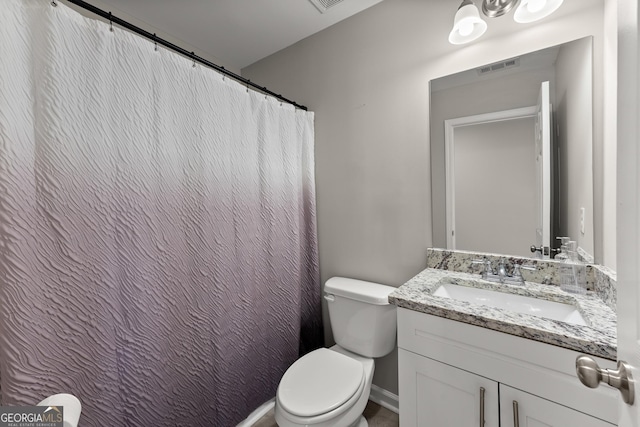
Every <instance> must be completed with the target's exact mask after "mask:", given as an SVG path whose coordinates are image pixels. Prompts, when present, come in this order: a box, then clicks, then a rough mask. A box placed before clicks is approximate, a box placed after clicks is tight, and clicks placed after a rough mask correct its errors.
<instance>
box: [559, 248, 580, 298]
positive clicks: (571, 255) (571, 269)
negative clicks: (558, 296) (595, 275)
mask: <svg viewBox="0 0 640 427" xmlns="http://www.w3.org/2000/svg"><path fill="white" fill-rule="evenodd" d="M564 250H565V252H562V253H564V254H565V256H566V258H564V257H563V258H561V259H562V263H561V264H560V266H559V268H560V289H562V290H563V291H566V292H571V293H574V294H585V293H586V292H587V266H586V265H584V264H583V263H581V262H580V261H579V260H578V252H577V244H576V242H574V241H570V242H568V243H566V245H564ZM559 255H560V254H559ZM556 258H557V257H556Z"/></svg>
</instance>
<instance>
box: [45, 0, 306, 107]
mask: <svg viewBox="0 0 640 427" xmlns="http://www.w3.org/2000/svg"><path fill="white" fill-rule="evenodd" d="M66 1H68V2H69V3H72V4H75V5H76V6H79V7H81V8H83V9H85V10H88V11H89V12H91V13H93V14H95V15H98V16H101V17H102V18H105V19H107V20H109V22H111V23H112V24H117V25H119V26H121V27H123V28H126V29H127V30H129V31H132V32H134V33H136V34H138V35H141V36H142V37H145V38H147V39H149V40H152V41H153V42H154V43H157V44H159V45H162V46H164V47H166V48H169V49H171V50H173V51H175V52H177V53H179V54H181V55H183V56H186V57H187V58H189V59H193V60H194V61H197V62H199V63H201V64H204V65H206V66H207V67H210V68H213V69H214V70H216V71H217V72H219V73H221V74H224V75H225V76H229V77H231V78H232V79H234V80H237V81H239V82H241V83H243V84H245V85H247V87H251V88H253V89H256V90H258V91H260V92H262V93H265V94H267V95H271V96H273V97H274V98H277V99H279V100H280V101H283V102H286V103H288V104H291V105H293V106H295V107H297V108H299V109H301V110H305V111H306V110H307V107H305V106H304V105H300V104H298V103H297V102H294V101H291V100H290V99H287V98H285V97H284V96H282V95H280V94H277V93H275V92H272V91H270V90H269V89H267V88H266V87H264V86H260V85H257V84H255V83H254V82H252V81H251V80H249V79H245V78H244V77H242V76H241V75H238V74H236V73H234V72H233V71H229V70H227V69H226V68H224V67H222V66H220V65H216V64H214V63H213V62H211V61H208V60H206V59H204V58H201V57H200V56H198V55H196V54H195V53H194V52H189V51H187V50H185V49H183V48H181V47H180V46H177V45H175V44H173V43H171V42H169V41H167V40H165V39H163V38H160V37H158V36H156V35H155V34H152V33H150V32H148V31H146V30H143V29H142V28H140V27H138V26H136V25H133V24H132V23H130V22H128V21H125V20H124V19H121V18H118V17H117V16H114V15H113V14H112V13H111V12H105V11H104V10H102V9H100V8H97V7H95V6H94V5H92V4H89V3H87V2H85V1H83V0H66ZM51 4H52V5H53V6H57V3H56V0H51Z"/></svg>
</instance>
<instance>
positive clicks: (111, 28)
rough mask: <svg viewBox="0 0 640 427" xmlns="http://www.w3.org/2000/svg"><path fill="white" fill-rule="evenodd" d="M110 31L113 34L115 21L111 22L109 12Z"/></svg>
mask: <svg viewBox="0 0 640 427" xmlns="http://www.w3.org/2000/svg"><path fill="white" fill-rule="evenodd" d="M109 31H111V32H112V33H113V21H112V20H111V12H109Z"/></svg>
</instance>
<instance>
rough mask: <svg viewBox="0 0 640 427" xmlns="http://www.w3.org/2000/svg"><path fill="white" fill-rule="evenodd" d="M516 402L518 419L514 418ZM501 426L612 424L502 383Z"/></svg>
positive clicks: (602, 426)
mask: <svg viewBox="0 0 640 427" xmlns="http://www.w3.org/2000/svg"><path fill="white" fill-rule="evenodd" d="M514 402H516V403H517V420H516V418H515V414H516V409H515V406H516V405H515V404H514ZM500 425H501V427H612V426H613V425H614V424H609V423H608V422H606V421H602V420H601V419H598V418H594V417H592V416H590V415H587V414H584V413H582V412H578V411H576V410H574V409H571V408H567V407H566V406H562V405H559V404H557V403H554V402H551V401H550V400H546V399H542V398H540V397H538V396H534V395H532V394H529V393H525V392H524V391H520V390H517V389H515V388H511V387H508V386H505V385H504V384H500Z"/></svg>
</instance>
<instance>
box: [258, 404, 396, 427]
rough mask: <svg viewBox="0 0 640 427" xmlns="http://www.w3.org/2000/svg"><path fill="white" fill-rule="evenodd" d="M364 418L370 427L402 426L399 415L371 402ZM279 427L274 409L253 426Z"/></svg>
mask: <svg viewBox="0 0 640 427" xmlns="http://www.w3.org/2000/svg"><path fill="white" fill-rule="evenodd" d="M364 417H365V418H366V419H367V421H368V422H369V427H398V426H399V425H400V421H399V420H398V414H396V413H395V412H392V411H390V410H388V409H386V408H383V407H382V406H380V405H378V404H376V403H373V402H371V401H369V403H367V407H366V408H365V410H364ZM277 426H278V424H276V421H275V420H274V419H273V409H272V410H270V411H269V412H268V413H267V414H266V415H265V416H264V417H262V418H260V419H259V420H258V422H257V423H256V424H254V425H253V427H277Z"/></svg>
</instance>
